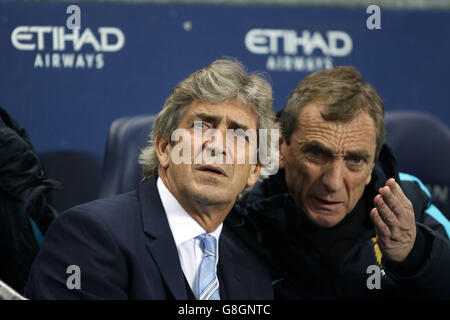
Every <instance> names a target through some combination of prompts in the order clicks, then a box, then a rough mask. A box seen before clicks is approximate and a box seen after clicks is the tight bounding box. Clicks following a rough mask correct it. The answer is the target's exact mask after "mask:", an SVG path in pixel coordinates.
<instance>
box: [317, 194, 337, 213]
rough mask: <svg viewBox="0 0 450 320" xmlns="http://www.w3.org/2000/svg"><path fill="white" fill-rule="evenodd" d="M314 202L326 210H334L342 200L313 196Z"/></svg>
mask: <svg viewBox="0 0 450 320" xmlns="http://www.w3.org/2000/svg"><path fill="white" fill-rule="evenodd" d="M313 201H314V204H315V205H316V206H317V207H319V208H321V209H326V210H334V209H336V208H338V207H339V206H340V205H342V203H343V202H342V201H333V200H331V199H329V200H328V199H324V198H319V197H313Z"/></svg>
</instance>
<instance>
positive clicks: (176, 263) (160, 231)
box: [137, 176, 188, 300]
mask: <svg viewBox="0 0 450 320" xmlns="http://www.w3.org/2000/svg"><path fill="white" fill-rule="evenodd" d="M156 178H157V177H156V176H152V177H151V178H150V179H148V180H145V181H143V182H141V183H140V184H139V186H138V189H137V197H138V199H139V204H140V208H141V214H142V222H143V227H144V232H145V233H146V234H147V243H146V246H147V249H148V250H149V252H150V254H151V256H152V257H153V260H154V261H155V263H156V265H157V266H158V269H159V271H160V273H161V275H162V277H163V279H164V282H165V283H166V285H167V287H168V288H169V290H170V292H171V293H172V295H173V297H174V298H175V299H177V300H186V299H187V298H188V296H187V292H186V286H185V280H184V275H183V270H182V269H181V265H180V260H179V258H178V251H177V247H176V245H175V241H174V239H173V236H172V232H171V230H170V227H169V222H168V221H167V217H166V214H165V212H164V207H163V205H162V202H161V199H160V197H159V193H158V189H157V188H156Z"/></svg>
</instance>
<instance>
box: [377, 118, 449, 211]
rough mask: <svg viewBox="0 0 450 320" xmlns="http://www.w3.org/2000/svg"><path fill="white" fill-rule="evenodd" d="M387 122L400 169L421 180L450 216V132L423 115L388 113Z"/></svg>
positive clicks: (438, 205)
mask: <svg viewBox="0 0 450 320" xmlns="http://www.w3.org/2000/svg"><path fill="white" fill-rule="evenodd" d="M385 119H386V129H387V132H386V140H387V143H388V144H389V146H390V147H391V148H392V149H393V151H394V155H395V156H396V158H397V161H398V167H399V170H400V171H401V172H406V173H408V174H411V175H414V176H416V177H418V178H419V179H420V180H421V181H422V182H423V183H424V184H425V185H426V186H427V188H428V189H429V191H430V193H431V195H432V197H433V202H434V203H435V204H436V206H437V207H438V208H439V209H441V211H442V212H443V213H444V214H445V215H446V216H447V217H449V216H450V201H449V198H448V195H449V188H450V129H449V128H448V127H447V126H446V125H445V124H444V123H443V122H442V121H440V120H439V119H436V118H435V117H433V116H431V115H429V114H426V113H422V112H412V111H394V112H387V113H386V116H385Z"/></svg>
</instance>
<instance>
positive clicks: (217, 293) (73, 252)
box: [25, 60, 276, 300]
mask: <svg viewBox="0 0 450 320" xmlns="http://www.w3.org/2000/svg"><path fill="white" fill-rule="evenodd" d="M271 104H272V94H271V88H270V85H269V84H268V83H267V82H266V81H265V80H264V79H262V78H261V77H259V76H256V75H251V74H250V75H249V74H247V73H246V72H245V70H244V69H243V67H242V65H240V64H239V63H237V62H233V61H230V60H218V61H215V62H214V63H213V64H211V65H210V66H208V67H206V68H204V69H202V70H199V71H197V72H196V73H194V74H192V75H191V76H189V77H188V78H187V79H185V80H183V81H182V82H181V83H179V84H178V85H177V86H176V87H175V89H174V90H173V92H172V93H171V95H170V96H169V97H168V99H167V100H166V103H165V105H164V107H163V109H162V111H161V112H160V113H159V115H158V116H157V118H156V120H155V123H154V127H153V130H152V134H151V140H152V142H151V144H150V145H149V146H148V147H147V148H146V149H145V150H143V152H142V153H141V156H140V162H141V164H142V165H143V168H144V175H145V178H146V179H145V181H143V182H141V183H140V184H139V186H138V188H137V190H136V191H133V192H128V193H125V194H121V195H118V196H115V197H112V198H108V199H101V200H97V201H93V202H91V203H88V204H84V205H81V206H78V207H75V208H73V209H70V210H68V211H67V212H65V213H63V214H62V215H61V216H59V217H58V218H57V219H56V220H55V222H54V223H53V224H52V226H51V227H50V230H49V231H48V233H47V235H46V239H45V241H44V243H43V246H42V248H41V251H40V253H39V255H38V257H37V258H36V260H35V262H34V265H33V267H32V270H31V274H30V277H29V280H28V283H27V287H26V291H25V295H26V296H27V297H29V298H31V299H194V298H195V299H202V300H209V299H271V298H272V286H271V279H270V277H269V275H268V272H267V270H266V269H265V266H264V265H263V264H262V263H261V261H260V260H259V259H258V258H257V257H256V256H254V255H252V254H251V253H249V252H248V251H247V250H246V249H245V247H244V246H243V245H242V244H241V243H240V242H239V241H238V240H237V239H234V237H233V236H232V234H231V233H229V230H228V228H227V227H226V226H223V224H222V222H223V220H224V219H225V217H226V216H227V215H228V213H229V212H230V211H231V210H232V209H233V206H234V203H235V201H236V198H237V196H238V195H239V194H240V193H241V192H242V191H243V190H244V188H246V187H248V186H252V185H253V184H254V183H255V182H256V181H257V179H258V177H259V174H260V171H261V167H262V165H261V163H260V162H258V161H256V162H252V161H250V160H251V159H254V155H255V153H256V152H257V148H258V146H257V145H256V144H254V143H250V139H248V137H247V136H246V138H245V139H244V142H243V143H244V144H243V148H241V149H244V150H241V149H239V148H238V146H239V145H238V144H237V142H235V139H234V136H233V135H232V136H231V137H232V138H231V139H230V136H229V135H228V136H227V135H226V133H227V130H233V132H237V130H239V129H241V130H243V131H246V130H249V129H250V130H253V131H255V132H257V130H258V129H262V128H265V129H272V128H275V127H276V126H275V123H274V119H275V115H274V113H273V111H272V106H271ZM176 130H178V131H177V132H181V135H180V137H182V138H180V137H176V135H175V134H174V133H175V131H176ZM208 130H212V131H213V134H212V135H207V134H206V133H207V131H208ZM196 133H200V140H199V139H198V137H196ZM213 136H214V138H212V137H213ZM219 137H222V138H219ZM180 146H181V147H182V148H179V147H180ZM186 146H187V147H186ZM242 153H244V159H245V161H244V162H243V163H238V162H236V159H237V157H238V156H239V154H241V155H242ZM203 155H209V156H211V155H213V156H214V159H215V160H224V159H225V158H227V159H230V158H231V159H232V160H234V161H231V162H230V161H210V162H208V161H202V156H203ZM199 157H200V161H198V159H199ZM73 265H75V266H76V269H74V270H78V271H79V276H80V279H78V280H79V282H78V286H77V287H74V286H68V283H69V281H68V277H69V275H68V274H66V270H67V268H68V267H69V266H73ZM77 268H78V269H77Z"/></svg>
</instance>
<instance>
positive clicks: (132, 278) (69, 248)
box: [25, 177, 273, 300]
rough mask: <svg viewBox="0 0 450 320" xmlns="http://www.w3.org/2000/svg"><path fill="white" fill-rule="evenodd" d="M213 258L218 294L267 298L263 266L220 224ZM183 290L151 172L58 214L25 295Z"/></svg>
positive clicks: (164, 295) (126, 295) (141, 294)
mask: <svg viewBox="0 0 450 320" xmlns="http://www.w3.org/2000/svg"><path fill="white" fill-rule="evenodd" d="M219 255H220V256H219V264H218V278H219V283H220V287H219V292H220V296H221V299H272V298H273V291H272V284H271V278H270V275H269V273H268V271H267V269H266V267H265V265H264V264H263V263H262V262H261V261H260V260H259V259H258V258H257V257H256V256H254V255H253V254H251V253H250V252H249V251H248V250H247V249H246V248H245V247H244V246H243V244H242V243H241V242H239V240H238V239H236V238H235V237H234V236H233V234H232V231H231V230H230V229H229V228H228V227H227V226H226V225H224V228H223V230H222V233H221V235H220V241H219ZM70 266H76V267H70ZM77 267H79V269H77ZM78 270H79V272H78ZM78 280H79V281H78ZM77 281H78V282H77ZM188 290H189V288H186V281H185V278H184V274H183V271H182V269H181V265H180V261H179V258H178V252H177V248H176V245H175V241H174V239H173V236H172V233H171V230H170V227H169V223H168V221H167V217H166V215H165V212H164V209H163V206H162V203H161V200H160V197H159V194H158V191H157V188H156V178H155V177H152V178H150V179H149V180H146V181H143V182H141V183H140V185H139V186H138V189H137V190H136V191H132V192H128V193H124V194H121V195H117V196H114V197H111V198H106V199H99V200H96V201H93V202H90V203H87V204H84V205H80V206H77V207H74V208H72V209H70V210H68V211H66V212H64V213H63V214H61V215H60V216H59V217H58V218H57V219H56V220H55V221H54V222H53V223H52V225H51V226H50V229H49V231H48V233H47V235H46V237H45V239H44V242H43V244H42V247H41V250H40V252H39V254H38V256H37V258H36V260H35V261H34V263H33V266H32V269H31V272H30V276H29V278H28V282H27V285H26V287H25V296H26V297H28V298H30V299H181V300H187V299H188Z"/></svg>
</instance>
